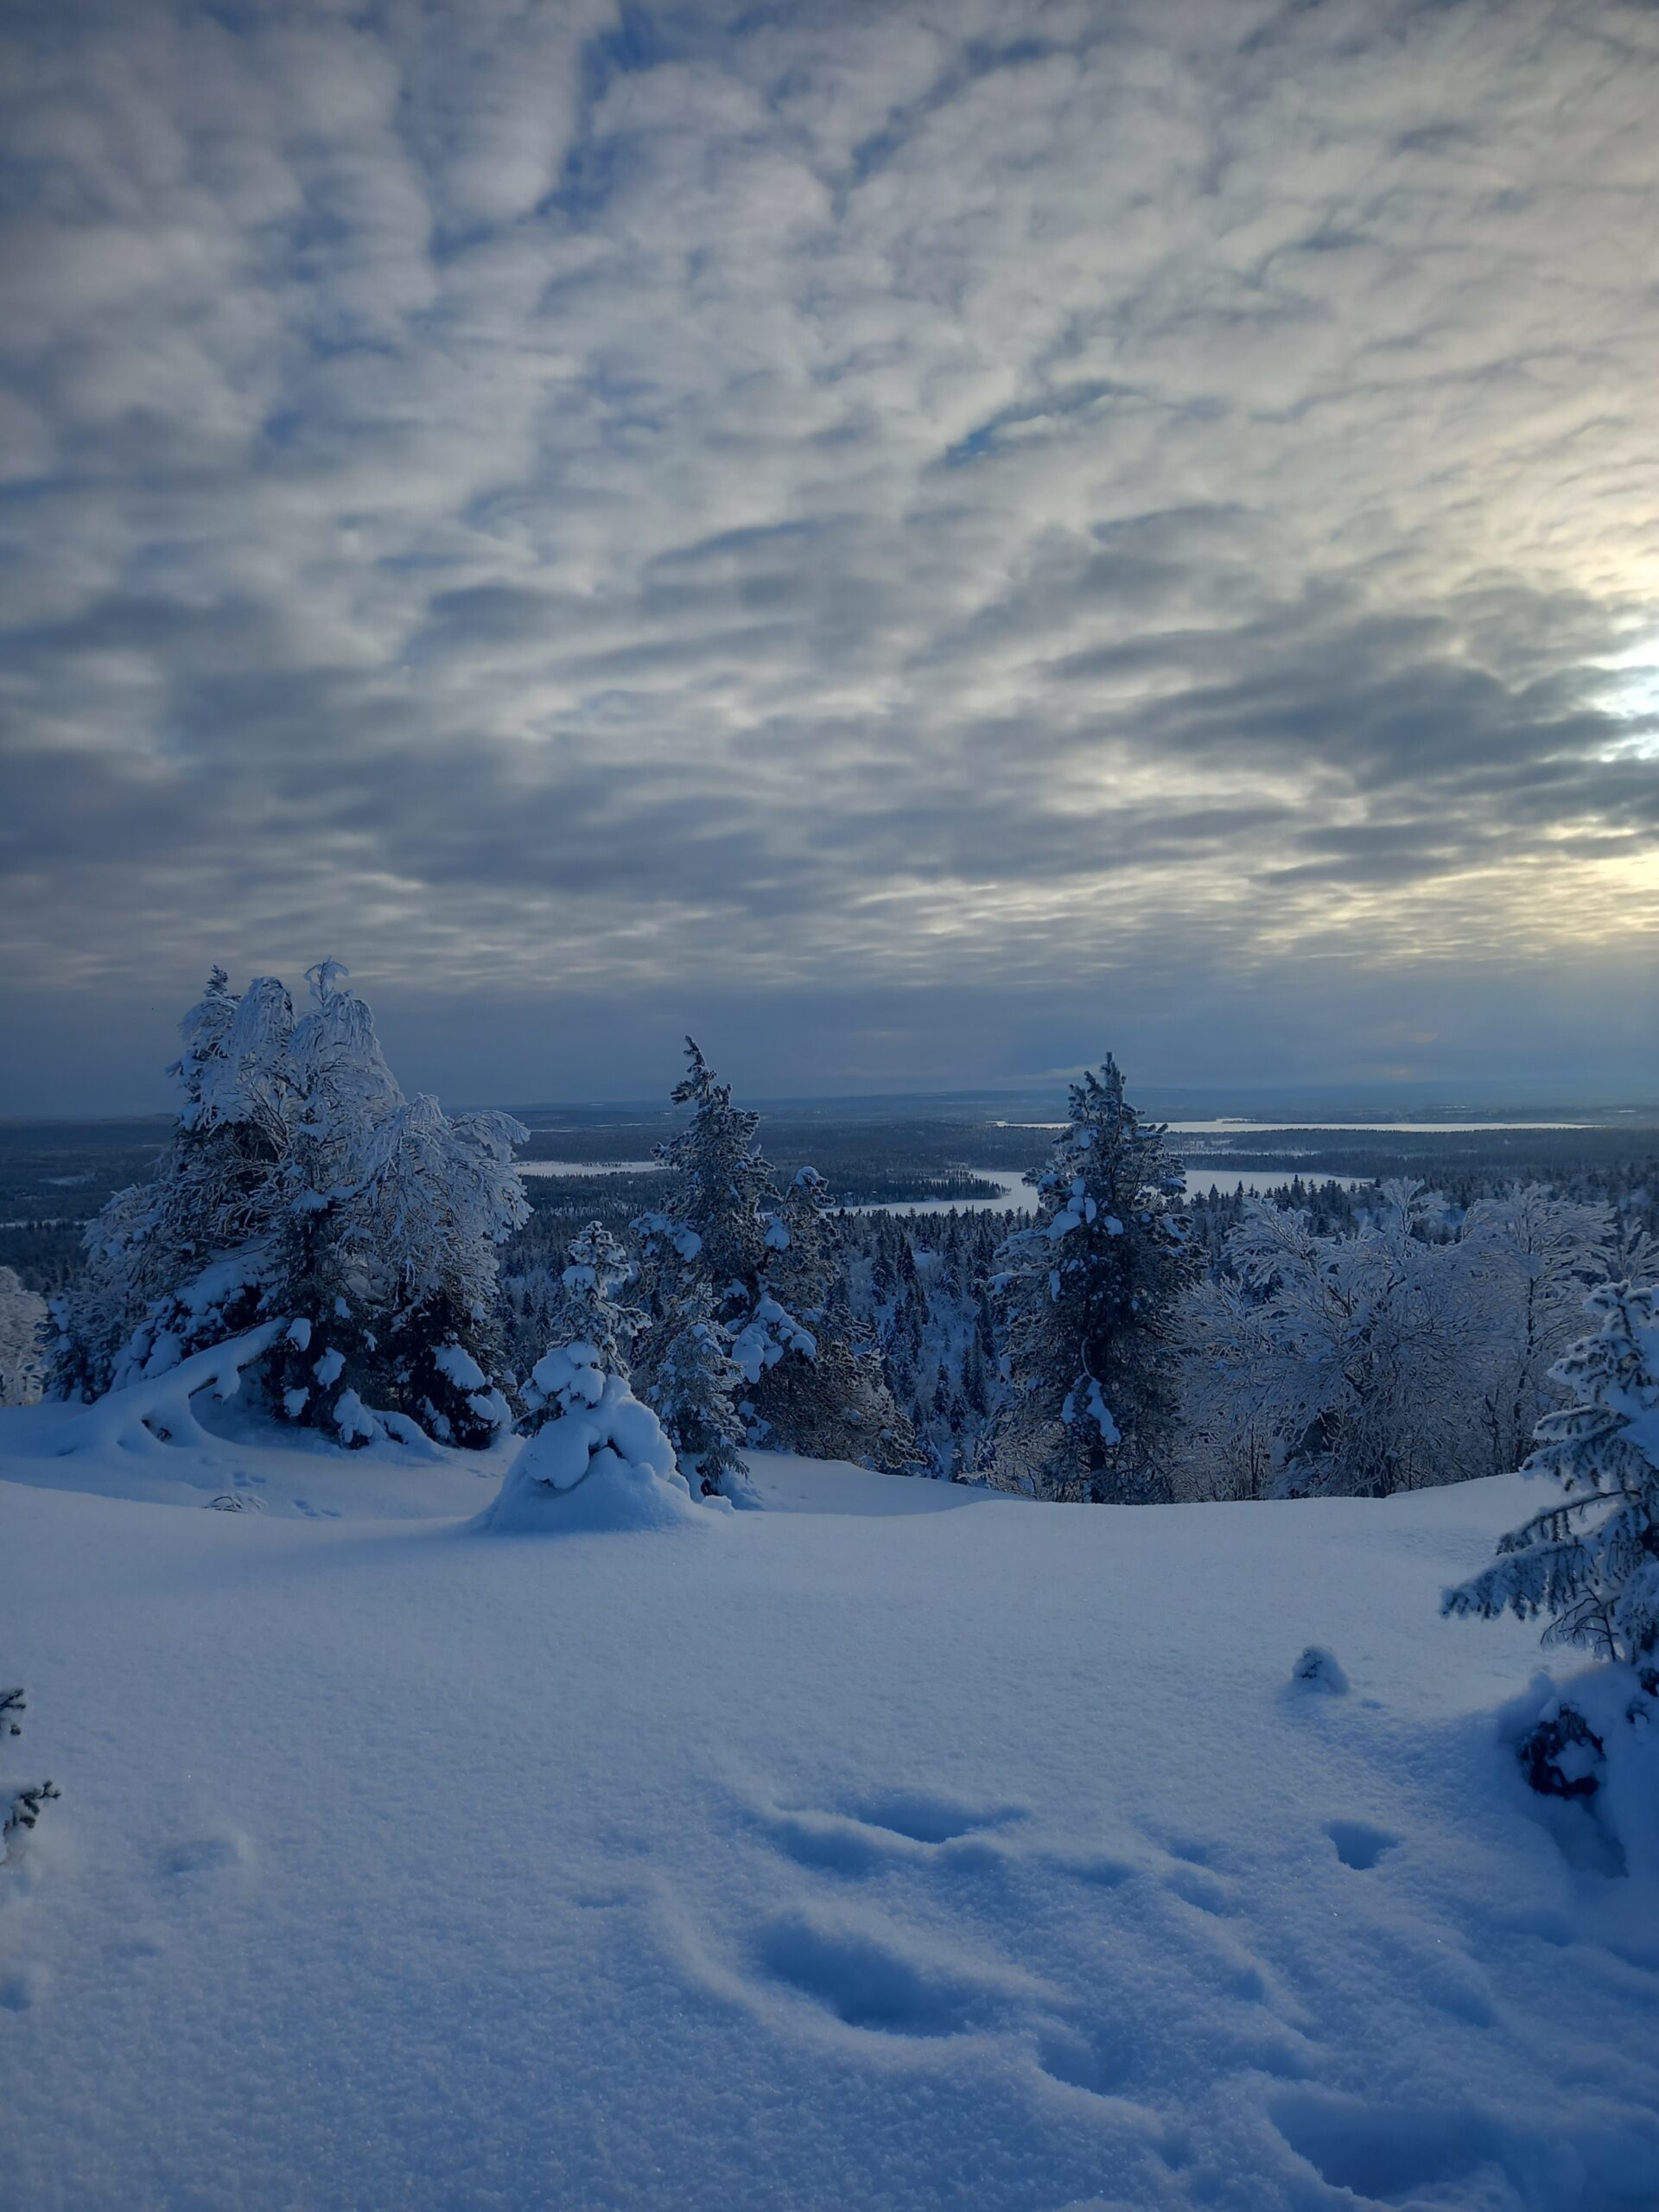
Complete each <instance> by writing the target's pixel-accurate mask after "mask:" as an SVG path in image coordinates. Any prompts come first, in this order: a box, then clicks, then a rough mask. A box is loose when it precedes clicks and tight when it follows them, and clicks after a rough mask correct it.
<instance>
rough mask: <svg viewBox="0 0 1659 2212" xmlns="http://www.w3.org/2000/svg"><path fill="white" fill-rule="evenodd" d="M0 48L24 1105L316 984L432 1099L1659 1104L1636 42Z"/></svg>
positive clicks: (1113, 11) (673, 40)
mask: <svg viewBox="0 0 1659 2212" xmlns="http://www.w3.org/2000/svg"><path fill="white" fill-rule="evenodd" d="M0 48H3V61H0V89H3V111H0V147H3V156H0V162H3V172H0V173H3V179H4V188H5V208H6V214H5V223H4V231H3V240H0V294H3V313H0V367H3V391H0V446H3V483H0V532H3V537H0V558H3V568H0V575H3V579H4V593H3V622H4V635H3V641H0V643H3V654H0V713H3V722H4V736H3V742H4V747H5V768H4V775H5V791H6V804H5V808H4V813H3V823H0V841H3V843H0V858H3V865H4V868H5V871H6V881H7V887H6V894H5V902H4V910H3V916H0V925H3V950H4V958H5V976H6V979H7V982H6V1010H7V1017H8V1023H9V1030H10V1038H11V1041H12V1050H11V1052H10V1053H9V1054H8V1055H7V1059H8V1063H9V1067H10V1078H9V1088H8V1090H7V1091H6V1094H5V1096H4V1097H3V1098H0V1104H10V1105H13V1106H14V1107H15V1106H20V1105H21V1106H29V1105H33V1104H36V1103H41V1104H45V1103H58V1104H67V1103H73V1102H72V1100H71V1099H70V1098H69V1097H68V1096H67V1090H69V1089H70V1088H72V1087H73V1086H75V1085H84V1084H86V1083H87V1082H88V1080H89V1068H90V1062H89V1061H88V1060H87V1059H86V1057H85V1052H84V1048H83V1047H81V1046H76V1045H75V1044H74V1043H73V1039H75V1038H76V1037H79V1038H82V1039H85V1038H86V1037H87V1036H88V1035H92V1036H96V1037H99V1038H100V1039H102V1041H103V1044H104V1046H105V1050H106V1052H108V1053H110V1054H111V1055H113V1060H112V1061H111V1071H110V1072H109V1075H108V1080H107V1083H106V1085H105V1090H106V1092H107V1094H108V1096H109V1099H110V1101H111V1103H113V1100H114V1097H115V1096H116V1095H117V1093H119V1094H120V1095H129V1094H130V1093H131V1092H132V1091H133V1090H134V1088H135V1086H136V1085H137V1069H138V1067H139V1066H140V1065H145V1064H147V1063H149V1062H152V1061H153V1060H154V1059H155V1058H156V1057H157V1054H158V1052H160V1051H161V1049H162V1047H161V1041H160V1040H161V1039H162V1032H163V1027H164V1024H163V1021H162V1013H161V1012H158V1013H157V1014H154V1015H152V1014H150V1013H149V1008H150V1007H152V1006H153V1007H156V1008H157V1009H161V1010H164V1011H165V1012H168V1013H170V1011H171V1009H172V1006H173V1003H174V1001H179V1000H181V998H182V997H183V996H184V995H187V994H188V992H189V991H190V989H191V988H192V987H193V985H194V982H196V981H197V980H198V979H199V975H200V971H201V969H203V967H204V966H205V964H206V963H207V960H208V959H209V958H219V959H221V960H223V961H225V962H226V964H227V965H229V966H231V967H232V969H236V970H238V972H245V971H246V970H248V969H251V968H258V969H266V968H276V969H278V971H279V972H284V973H290V974H291V973H292V972H293V971H295V970H296V969H298V968H299V967H302V966H303V964H304V963H305V961H306V960H307V959H308V958H309V957H315V953H316V952H317V951H319V950H330V949H332V950H338V951H340V952H343V953H345V954H346V955H347V956H348V957H350V958H351V959H352V961H353V965H354V967H355V968H356V970H357V972H358V974H359V977H360V978H361V979H362V980H363V981H364V982H365V984H366V985H367V987H368V988H370V989H371V990H372V993H373V995H375V997H376V999H377V1002H378V1003H381V1004H383V1005H385V1006H387V1007H390V1008H391V1011H392V1014H393V1019H394V1021H395V1020H397V1016H398V1014H399V1013H400V1012H401V1013H402V1014H403V1015H404V1018H405V1019H406V1020H409V1021H410V1039H411V1040H413V1039H415V1038H416V1036H417V1035H418V1036H421V1037H423V1038H425V1039H428V1040H429V1041H428V1042H427V1044H426V1045H424V1046H416V1048H415V1051H414V1058H415V1059H416V1062H417V1065H416V1070H415V1071H416V1073H417V1074H418V1075H421V1076H423V1077H425V1078H426V1079H429V1080H430V1079H436V1080H439V1081H441V1082H442V1083H443V1084H445V1085H446V1087H447V1088H448V1089H449V1090H452V1091H461V1092H466V1093H468V1094H471V1095H474V1096H476V1095H480V1094H482V1093H485V1092H487V1091H494V1092H496V1093H498V1094H500V1093H502V1092H504V1091H505V1092H506V1093H508V1094H510V1095H513V1096H526V1095H531V1094H533V1093H537V1092H540V1093H542V1094H543V1095H549V1094H556V1093H558V1092H560V1091H565V1092H570V1091H580V1090H592V1089H593V1088H594V1087H595V1086H598V1087H601V1088H610V1089H612V1090H616V1089H619V1088H629V1087H638V1086H641V1085H644V1086H648V1087H650V1088H652V1089H656V1088H658V1087H659V1081H660V1077H661V1075H662V1073H663V1071H664V1060H665V1058H666V1059H668V1060H671V1058H672V1045H671V1039H672V1034H673V1032H674V1029H675V1027H677V1022H678V1020H679V1017H680V1016H681V1014H682V1013H683V1014H685V1015H686V1016H688V1017H690V1016H692V1015H695V1016H696V1017H697V1018H699V1019H702V1020H709V1021H710V1022H711V1023H713V1024H714V1025H715V1027H716V1031H717V1033H718V1034H719V1037H720V1041H721V1043H722V1045H723V1046H724V1052H723V1053H722V1057H723V1058H726V1059H727V1060H728V1062H729V1063H731V1064H732V1065H733V1066H734V1068H735V1069H737V1071H740V1072H741V1073H745V1074H747V1076H748V1077H750V1078H751V1079H753V1080H755V1081H758V1082H760V1083H761V1084H766V1085H769V1086H770V1087H772V1088H807V1087H817V1088H830V1087H836V1084H838V1083H839V1084H844V1086H845V1087H847V1088H849V1089H850V1088H855V1087H861V1086H865V1085H871V1084H874V1085H881V1084H899V1083H912V1084H925V1083H929V1082H932V1083H937V1084H953V1083H963V1082H976V1081H981V1080H985V1079H995V1078H997V1077H1002V1076H1008V1075H1013V1074H1016V1073H1022V1072H1026V1071H1031V1070H1033V1069H1038V1068H1043V1067H1052V1066H1056V1065H1065V1064H1067V1063H1071V1062H1075V1061H1076V1060H1077V1059H1078V1058H1082V1057H1083V1056H1084V1055H1085V1054H1090V1053H1092V1052H1095V1051H1096V1050H1097V1049H1098V1046H1099V1045H1100V1044H1101V1042H1102V1041H1103V1039H1104V1037H1105V1036H1106V1035H1107V1033H1110V1034H1111V1035H1112V1036H1114V1037H1116V1039H1119V1041H1120V1042H1127V1043H1128V1045H1129V1046H1130V1048H1131V1049H1132V1050H1133V1051H1134V1052H1136V1053H1137V1054H1139V1055H1140V1056H1141V1059H1142V1060H1143V1061H1144V1062H1145V1063H1146V1064H1147V1065H1148V1066H1149V1067H1150V1068H1151V1069H1153V1070H1154V1071H1155V1072H1157V1073H1159V1074H1162V1075H1165V1076H1167V1077H1173V1078H1187V1079H1192V1078H1201V1077H1213V1076H1221V1075H1225V1074H1228V1073H1243V1074H1267V1073H1273V1072H1292V1073H1300V1074H1309V1075H1323V1076H1336V1075H1340V1074H1343V1073H1344V1072H1347V1071H1359V1070H1363V1071H1375V1070H1383V1069H1386V1068H1389V1067H1399V1068H1408V1069H1411V1070H1414V1071H1420V1072H1424V1073H1429V1074H1436V1073H1446V1074H1451V1073H1456V1072H1459V1071H1467V1070H1469V1069H1471V1068H1479V1069H1503V1068H1510V1069H1512V1070H1514V1071H1516V1073H1517V1074H1525V1073H1536V1072H1538V1071H1548V1070H1549V1069H1550V1068H1552V1067H1560V1066H1561V1065H1563V1064H1564V1063H1565V1062H1566V1060H1567V1059H1568V1058H1570V1059H1571V1061H1572V1062H1573V1065H1575V1066H1580V1067H1581V1068H1585V1069H1592V1068H1593V1069H1595V1070H1598V1071H1606V1072H1607V1073H1608V1074H1609V1075H1610V1077H1611V1076H1612V1075H1614V1074H1619V1075H1624V1074H1641V1075H1648V1074H1651V1072H1652V1071H1653V1062H1652V1047H1651V1041H1650V1040H1651V1037H1652V1034H1653V1016H1654V1014H1655V1012H1656V1010H1659V1008H1656V994H1655V986H1654V981H1653V978H1654V976H1655V974H1656V973H1659V958H1656V954H1659V932H1656V891H1659V859H1656V847H1659V716H1656V713H1655V705H1656V700H1659V683H1656V676H1655V668H1654V664H1659V458H1656V457H1659V421H1656V400H1655V397H1654V395H1655V391H1656V385H1655V383H1654V375H1653V371H1654V364H1655V363H1656V361H1659V281H1656V277H1659V270H1656V264H1655V258H1654V255H1655V247H1654V227H1653V214H1652V211H1653V206H1654V191H1655V187H1656V182H1659V177H1656V170H1659V156H1656V153H1655V150H1654V135H1653V117H1654V115H1655V114H1656V113H1659V17H1656V16H1655V15H1654V14H1653V12H1652V10H1650V9H1649V8H1646V7H1638V6H1623V5H1619V4H1616V0H1609V3H1608V4H1597V0H1586V4H1585V5H1583V6H1578V7H1573V8H1561V7H1560V6H1557V5H1554V4H1548V3H1547V0H1538V4H1534V0H1461V4H1458V3H1457V0H1452V4H1441V3H1440V0H1437V4H1433V5H1419V6H1408V5H1403V4H1395V0H1327V3H1326V4H1325V5H1322V6H1319V7H1305V6H1300V5H1290V6H1281V5H1274V4H1267V0H1207V3H1206V0H1147V4H1144V5H1142V4H1135V0H1122V4H1119V0H1091V4H1077V3H1076V0H1071V3H1068V0H1055V4H1042V0H950V4H949V5H944V4H937V3H935V4H922V3H921V0H913V3H912V0H881V4H878V5H870V6H860V5H856V4H849V0H840V4H837V5H836V6H835V7H833V8H822V7H810V6H804V5H803V6H779V7H770V8H769V7H761V8H759V9H757V8H755V7H753V6H751V5H743V6H735V5H734V6H730V7H727V6H723V5H721V4H718V0H695V4H687V5H683V6H676V5H664V6H661V7H655V8H649V9H647V8H640V7H636V6H633V5H631V4H630V5H626V6H624V7H622V8H620V9H618V8H616V7H613V6H609V5H605V4H601V0H559V4H557V5H552V4H543V3H542V0H449V3H448V4H442V0H429V4H426V5H417V4H413V0H410V4H402V3H401V0H383V3H382V4H378V5H377V4H373V0H367V4H361V5H346V4H343V0H342V4H338V5H335V4H305V0H280V4H278V0H270V4H262V0H219V4H213V5H188V4H175V5H166V4H157V0H106V3H105V4H96V0H13V4H12V5H11V6H10V7H9V8H8V9H7V10H6V12H5V16H4V19H3V23H0ZM123 1009H126V1010H127V1011H125V1012H123ZM135 1009H137V1011H135ZM417 1013H418V1014H421V1016H422V1017H423V1024H422V1026H421V1027H419V1029H418V1030H417V1028H416V1025H415V1023H414V1020H413V1016H414V1015H415V1014H417ZM431 1039H436V1040H438V1041H437V1042H435V1043H434V1042H431V1041H430V1040H431ZM509 1040H510V1041H509ZM422 1050H425V1051H426V1052H428V1054H429V1065H426V1066H424V1067H423V1066H420V1065H418V1062H419V1057H420V1052H421V1051H422ZM78 1055H79V1057H78Z"/></svg>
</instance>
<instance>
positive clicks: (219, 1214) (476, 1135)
mask: <svg viewBox="0 0 1659 2212" xmlns="http://www.w3.org/2000/svg"><path fill="white" fill-rule="evenodd" d="M345 972H346V971H345V970H344V969H342V968H340V966H339V965H338V963H335V962H333V961H324V962H321V963H319V964H318V966H316V967H315V968H314V969H311V970H310V973H309V978H308V980H309V982H310V985H311V1005H310V1007H309V1009H308V1012H307V1013H306V1014H305V1015H304V1016H303V1017H302V1019H300V1020H296V1019H295V1017H294V1011H293V1007H292V1004H291V1002H290V1001H289V995H288V993H287V992H286V990H285V989H284V988H283V986H282V984H281V983H279V982H277V981H276V980H275V979H274V978H272V977H269V976H266V977H261V978H259V979H257V980H256V981H255V982H253V983H252V984H251V985H250V986H249V988H248V989H247V991H246V992H245V993H244V994H243V995H242V996H241V997H240V998H239V999H238V998H237V997H235V996H234V995H232V993H231V991H230V989H229V987H228V983H227V982H226V977H225V975H224V973H223V971H222V970H221V969H215V970H214V971H213V976H212V977H211V979H210V980H209V982H208V986H207V991H206V993H205V994H204V995H203V998H202V1000H201V1001H200V1004H199V1005H198V1006H196V1007H194V1008H193V1009H192V1011H191V1013H190V1014H188V1015H187V1016H186V1018H185V1020H184V1022H183V1024H182V1025H181V1029H182V1033H183V1037H184V1044H185V1049H184V1052H183V1054H182V1055H181V1058H180V1059H179V1060H178V1061H177V1062H176V1063H175V1066H174V1069H173V1071H172V1072H173V1074H174V1075H175V1077H176V1078H177V1080H178V1081H179V1082H180V1084H181V1087H182V1089H183V1091H184V1094H185V1096H184V1103H183V1107H182V1109H181V1112H180V1116H179V1119H178V1122H177V1124H176V1126H175V1130H174V1133H173V1138H172V1141H171V1142H170V1144H169V1145H168V1148H167V1150H166V1152H165V1153H164V1154H162V1159H161V1160H160V1161H159V1162H158V1164H157V1166H156V1172H155V1173H154V1175H153V1176H152V1178H151V1179H150V1181H149V1183H148V1184H146V1185H139V1186H135V1187H134V1188H132V1189H130V1190H127V1191H124V1192H120V1193H118V1196H117V1197H116V1198H113V1199H111V1202H110V1204H109V1205H107V1206H106V1207H105V1209H104V1211H103V1212H102V1213H101V1214H100V1215H99V1217H98V1219H97V1220H96V1221H95V1222H93V1223H92V1224H91V1225H90V1226H89V1229H88V1231H87V1236H86V1251H87V1268H86V1274H85V1275H84V1276H83V1278H82V1279H81V1281H80V1282H79V1284H78V1285H77V1286H75V1287H74V1288H73V1290H72V1291H71V1293H69V1294H67V1296H66V1297H64V1298H63V1299H62V1300H59V1301H58V1302H57V1305H56V1306H55V1308H54V1318H55V1320H56V1323H57V1343H56V1347H55V1353H54V1362H53V1369H52V1375H51V1380H50V1387H51V1391H52V1395H55V1396H58V1397H62V1398H68V1399H71V1400H78V1401H81V1402H85V1401H86V1400H88V1399H92V1398H95V1397H98V1396H99V1395H102V1394H103V1393H105V1391H108V1390H111V1389H121V1388H123V1387H124V1386H125V1385H127V1384H129V1383H133V1382H135V1381H137V1380H138V1379H140V1378H141V1377H154V1376H159V1375H162V1374H165V1373H166V1372H168V1370H170V1369H172V1368H174V1367H175V1366H177V1365H179V1364H180V1363H181V1362H184V1361H187V1360H188V1359H189V1358H190V1357H192V1356H193V1355H194V1353H196V1352H197V1351H201V1350H202V1349H204V1348H206V1347H207V1346H210V1345H213V1344H221V1343H224V1342H226V1341H227V1340H229V1339H232V1338H239V1337H241V1336H243V1335H245V1333H246V1332H248V1331H249V1330H251V1329H252V1328H254V1327H256V1326H257V1325H263V1324H264V1323H265V1322H267V1321H270V1320H272V1319H277V1320H279V1321H280V1323H281V1326H280V1327H279V1328H278V1329H277V1330H276V1331H275V1332H273V1333H272V1335H271V1338H270V1344H269V1347H268V1349H267V1351H266V1352H265V1353H264V1357H263V1359H262V1361H261V1363H260V1367H259V1372H258V1376H257V1386H258V1390H259V1393H260V1395H262V1397H263V1400H264V1403H265V1404H266V1405H267V1406H268V1408H270V1411H271V1412H273V1413H274V1414H276V1415H277V1417H278V1418H279V1419H282V1420H286V1421H296V1422H298V1423H300V1424H302V1425H303V1426H307V1427H316V1428H320V1429H321V1430H322V1431H323V1432H324V1433H327V1434H328V1435H330V1436H332V1437H334V1439H335V1440H338V1441H340V1442H342V1443H346V1444H348V1445H350V1444H359V1443H364V1442H366V1441H368V1440H370V1439H371V1438H372V1436H374V1435H375V1434H377V1433H380V1431H381V1430H383V1429H384V1428H385V1427H388V1426H389V1425H390V1426H391V1427H394V1428H396V1429H397V1431H398V1432H399V1433H402V1432H404V1431H406V1430H407V1428H408V1427H409V1425H410V1423H413V1424H415V1425H416V1426H418V1427H421V1428H422V1429H423V1430H425V1431H427V1432H428V1433H431V1434H433V1435H435V1436H437V1437H438V1438H440V1439H441V1440H444V1441H448V1442H453V1443H456V1444H462V1445H469V1446H475V1445H481V1444H486V1443H487V1442H488V1441H489V1440H491V1438H492V1437H493V1436H494V1435H495V1434H496V1433H497V1432H498V1431H499V1429H500V1428H501V1427H504V1426H505V1423H506V1422H507V1421H508V1419H509V1413H508V1408H507V1404H506V1401H505V1396H504V1395H503V1394H502V1392H501V1390H500V1389H499V1385H498V1383H497V1382H496V1380H495V1370H496V1367H497V1364H498V1359H497V1346H496V1339H495V1271H496V1249H497V1247H499V1245H500V1244H501V1243H503V1242H504V1241H505V1238H506V1237H507V1236H510V1235H511V1234H512V1230H513V1229H514V1228H515V1227H516V1226H517V1225H518V1224H519V1223H520V1222H521V1221H522V1220H524V1218H525V1216H526V1211H527V1209H526V1208H525V1205H524V1193H523V1190H522V1186H521V1185H520V1184H519V1181H518V1175H517V1173H515V1171H514V1169H513V1166H512V1146H513V1144H514V1142H515V1141H518V1140H519V1139H521V1138H522V1136H523V1135H524V1131H523V1130H522V1129H521V1128H519V1126H518V1123H517V1122H513V1121H512V1120H510V1119H509V1118H508V1117H507V1116H504V1115H499V1114H475V1115H464V1116H458V1117H454V1118H451V1117H450V1116H447V1115H446V1114H444V1112H443V1111H442V1108H441V1107H440V1106H439V1105H438V1103H437V1102H436V1101H435V1099H431V1098H426V1097H420V1098H416V1099H413V1100H406V1099H405V1098H404V1095H403V1093H402V1091H401V1090H399V1089H398V1087H397V1081H396V1079H395V1078H394V1077H393V1076H392V1074H391V1070H390V1069H389V1068H388V1067H387V1065H386V1063H385V1057H384V1055H383V1054H382V1052H381V1050H380V1046H379V1043H378V1039H377V1038H376V1036H375V1031H374V1020H373V1016H372V1014H371V1013H370V1011H369V1008H368V1007H367V1005H366V1004H365V1001H363V1000H362V999H361V998H359V996H358V995H357V994H356V993H355V992H353V991H352V990H351V989H349V988H347V987H346V983H345V981H344V977H345Z"/></svg>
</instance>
